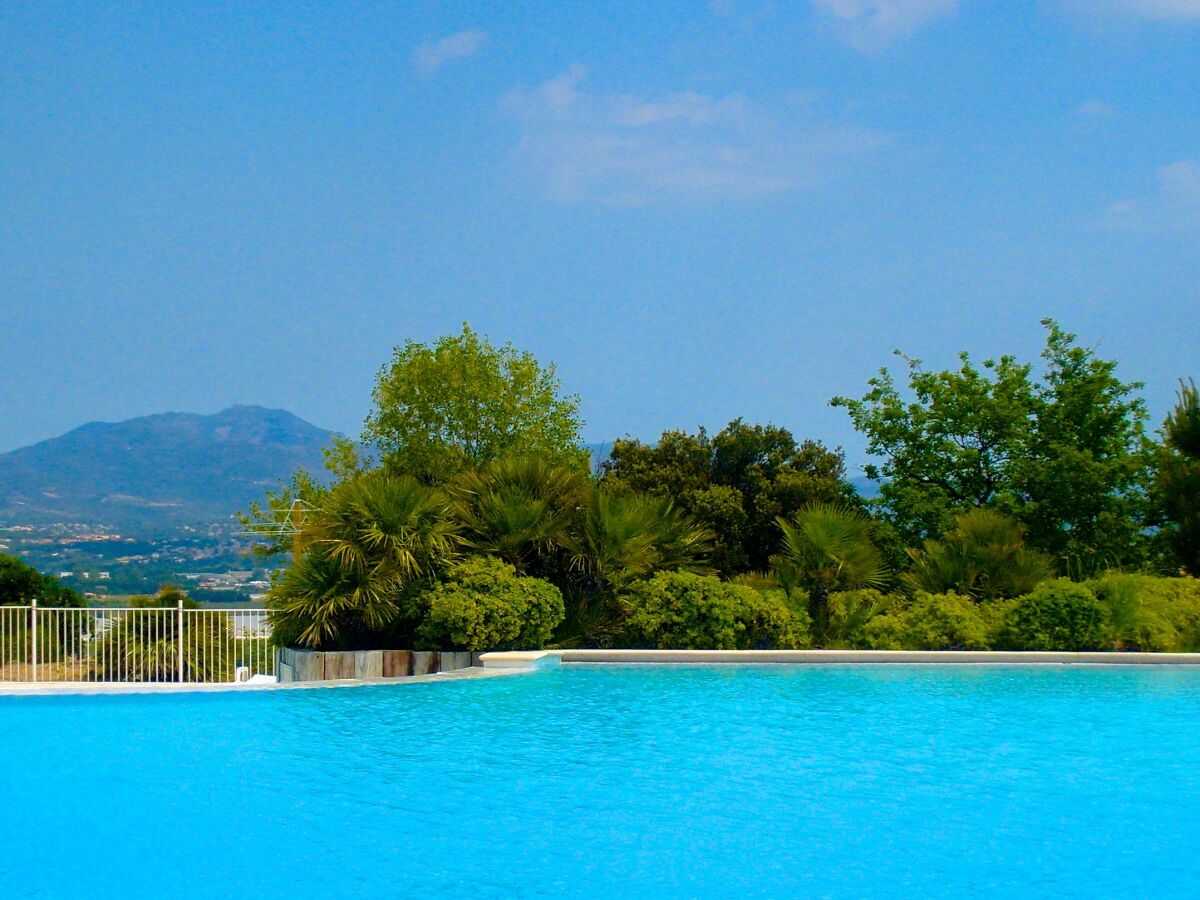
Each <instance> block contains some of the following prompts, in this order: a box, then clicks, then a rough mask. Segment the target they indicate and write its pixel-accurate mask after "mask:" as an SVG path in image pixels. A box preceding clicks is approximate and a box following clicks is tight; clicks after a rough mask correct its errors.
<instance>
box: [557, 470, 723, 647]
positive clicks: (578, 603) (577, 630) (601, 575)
mask: <svg viewBox="0 0 1200 900" xmlns="http://www.w3.org/2000/svg"><path fill="white" fill-rule="evenodd" d="M583 513H584V514H583V516H582V517H581V519H580V520H579V521H578V523H577V524H576V525H575V527H574V528H573V529H572V531H571V534H570V536H569V540H568V545H567V555H568V561H569V569H570V572H571V573H572V575H573V577H571V578H569V579H564V581H563V584H562V589H563V595H564V598H565V599H566V600H567V618H566V621H565V622H564V623H563V626H562V627H561V628H560V630H559V635H558V641H559V646H571V645H576V644H580V643H582V644H591V645H596V644H598V645H601V646H604V645H607V644H610V643H611V642H612V641H614V640H615V639H617V638H618V637H619V636H620V635H621V634H622V633H623V632H624V620H623V616H622V614H621V612H620V610H619V609H618V608H617V604H616V602H615V599H616V595H617V594H619V593H620V592H621V591H622V590H624V589H625V588H626V587H628V586H629V585H630V584H631V583H632V582H634V581H636V580H638V579H640V578H646V577H648V576H650V575H652V574H654V573H655V572H658V571H663V570H670V569H682V570H686V571H691V572H697V573H700V574H710V573H711V572H712V571H713V569H712V567H711V566H710V565H709V557H710V555H711V552H712V539H713V535H712V533H711V532H710V531H709V530H708V529H706V528H703V527H701V526H699V525H697V524H696V523H695V522H693V521H692V520H691V519H690V518H689V517H687V516H686V515H684V514H683V513H681V512H680V511H679V510H677V509H676V508H675V507H674V505H673V504H672V503H671V501H670V500H668V499H665V498H661V497H655V496H652V495H650V494H641V493H635V492H625V491H618V490H613V489H610V488H603V487H601V488H595V489H593V490H591V492H590V494H589V496H588V498H587V501H586V505H585V508H584V511H583Z"/></svg>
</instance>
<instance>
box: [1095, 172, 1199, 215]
mask: <svg viewBox="0 0 1200 900" xmlns="http://www.w3.org/2000/svg"><path fill="white" fill-rule="evenodd" d="M1106 221H1107V223H1108V224H1109V225H1112V226H1114V227H1117V228H1125V229H1131V230H1136V231H1157V230H1161V229H1178V228H1193V227H1197V226H1200V159H1181V160H1177V161H1176V162H1173V163H1170V164H1168V165H1165V166H1160V167H1159V168H1158V170H1157V172H1156V173H1155V189H1154V190H1153V191H1151V192H1150V193H1149V194H1147V196H1145V197H1137V198H1132V199H1127V200H1122V201H1120V202H1118V203H1114V204H1113V205H1112V206H1111V207H1109V210H1108V215H1107V216H1106Z"/></svg>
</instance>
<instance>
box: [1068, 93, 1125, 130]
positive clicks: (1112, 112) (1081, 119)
mask: <svg viewBox="0 0 1200 900" xmlns="http://www.w3.org/2000/svg"><path fill="white" fill-rule="evenodd" d="M1115 118H1117V110H1116V109H1115V108H1114V107H1112V106H1110V105H1109V104H1107V103H1105V102H1104V101H1103V100H1094V99H1093V100H1085V101H1084V102H1083V103H1080V104H1079V105H1078V106H1076V107H1075V108H1074V109H1073V110H1071V120H1072V122H1073V124H1074V125H1075V127H1076V128H1078V129H1079V130H1080V131H1096V130H1098V129H1100V128H1102V127H1103V126H1104V125H1106V124H1108V123H1109V122H1111V121H1112V120H1113V119H1115Z"/></svg>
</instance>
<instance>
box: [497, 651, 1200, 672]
mask: <svg viewBox="0 0 1200 900" xmlns="http://www.w3.org/2000/svg"><path fill="white" fill-rule="evenodd" d="M479 662H480V665H482V666H483V668H484V669H497V670H505V669H532V668H537V667H540V666H547V665H551V666H553V665H559V664H568V665H569V664H578V663H598V664H606V665H627V664H638V663H641V664H650V665H663V664H683V665H748V664H749V665H754V664H765V665H864V664H866V665H872V664H873V665H880V664H891V665H897V664H900V665H912V664H924V665H928V664H939V665H1001V666H1013V665H1020V666H1030V665H1035V666H1036V665H1042V666H1048V665H1066V666H1163V665H1176V666H1197V665H1200V653H1116V652H1111V651H1110V652H1088V653H1061V652H1057V651H1056V652H1044V651H1016V650H536V651H507V652H495V653H484V654H483V655H482V656H480V658H479Z"/></svg>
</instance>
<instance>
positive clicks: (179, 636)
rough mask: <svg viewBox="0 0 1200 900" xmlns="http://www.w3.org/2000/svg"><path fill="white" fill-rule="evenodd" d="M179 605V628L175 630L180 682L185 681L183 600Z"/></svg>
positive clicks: (180, 600)
mask: <svg viewBox="0 0 1200 900" xmlns="http://www.w3.org/2000/svg"><path fill="white" fill-rule="evenodd" d="M177 602H178V604H179V607H178V610H177V612H176V614H177V615H178V617H179V623H178V628H176V629H175V645H176V647H177V648H178V650H179V660H178V665H179V680H180V681H183V598H182V597H180V598H179V600H178V601H177Z"/></svg>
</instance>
